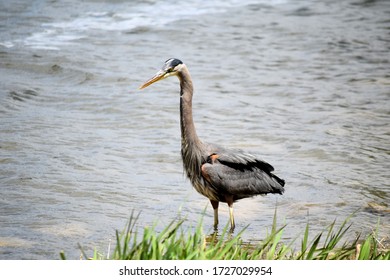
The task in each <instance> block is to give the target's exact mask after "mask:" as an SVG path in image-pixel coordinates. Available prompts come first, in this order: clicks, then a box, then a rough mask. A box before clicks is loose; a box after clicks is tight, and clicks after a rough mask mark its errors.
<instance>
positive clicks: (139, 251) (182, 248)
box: [61, 213, 390, 260]
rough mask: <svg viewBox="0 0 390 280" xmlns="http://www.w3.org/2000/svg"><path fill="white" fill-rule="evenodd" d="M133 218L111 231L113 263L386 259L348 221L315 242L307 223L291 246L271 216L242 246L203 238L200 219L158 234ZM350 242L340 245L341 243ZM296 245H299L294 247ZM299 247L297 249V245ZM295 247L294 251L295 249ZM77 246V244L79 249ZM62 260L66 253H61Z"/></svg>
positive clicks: (227, 237) (234, 239) (224, 238)
mask: <svg viewBox="0 0 390 280" xmlns="http://www.w3.org/2000/svg"><path fill="white" fill-rule="evenodd" d="M137 219H138V216H132V217H131V218H130V221H129V223H128V226H127V228H126V229H125V230H124V231H123V232H118V231H117V233H116V245H115V249H114V251H113V253H111V255H109V256H108V258H109V259H114V260H256V259H268V260H280V259H282V260H354V259H358V260H390V248H389V247H388V246H385V245H384V244H382V242H381V241H380V240H378V239H377V233H376V231H373V232H372V233H371V234H369V235H368V236H365V237H362V236H357V237H355V238H348V236H349V234H350V232H349V228H350V225H348V219H346V220H345V221H344V222H343V223H342V224H341V225H340V226H339V227H336V223H335V222H333V223H332V224H330V225H329V226H328V227H327V228H326V229H324V230H323V231H322V233H320V234H317V235H315V236H314V238H312V237H311V234H310V226H309V224H307V225H306V228H305V231H304V234H303V236H301V237H297V239H296V240H294V241H293V242H291V243H288V244H286V243H284V242H282V237H283V232H284V230H285V226H282V227H277V222H276V213H275V216H274V220H273V225H272V228H271V229H270V233H269V234H268V235H267V236H266V237H265V239H264V240H262V241H261V242H259V243H256V244H255V243H253V244H252V243H245V242H244V241H243V240H242V239H241V235H242V233H243V232H244V231H245V229H243V230H242V231H241V232H238V233H234V234H230V233H229V230H228V228H225V229H224V230H223V231H222V232H221V233H220V234H217V233H214V234H211V235H209V236H205V235H204V233H203V229H202V221H200V222H199V224H198V225H197V227H196V228H195V229H192V230H191V229H187V230H184V229H183V222H184V220H177V221H172V222H171V223H170V224H169V225H168V226H166V227H165V228H164V229H163V230H162V231H160V232H156V231H155V230H154V228H148V227H146V228H144V229H143V232H142V234H141V233H139V232H138V231H137V230H136V229H135V226H136V222H137ZM346 239H347V240H350V239H352V241H349V242H344V241H342V240H346ZM296 241H300V242H299V243H298V242H296ZM296 244H300V245H298V246H297V245H296ZM297 247H298V248H297ZM80 248H81V246H80ZM82 254H83V257H84V258H86V259H95V260H97V259H106V258H107V255H108V254H107V253H104V252H97V251H95V252H94V254H93V257H91V256H89V255H88V253H86V252H84V251H83V250H82ZM61 258H62V259H65V254H64V253H61Z"/></svg>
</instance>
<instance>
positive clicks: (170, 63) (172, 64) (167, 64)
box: [164, 58, 183, 68]
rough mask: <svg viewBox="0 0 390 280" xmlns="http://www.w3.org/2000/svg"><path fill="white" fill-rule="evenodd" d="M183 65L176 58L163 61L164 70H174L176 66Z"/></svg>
mask: <svg viewBox="0 0 390 280" xmlns="http://www.w3.org/2000/svg"><path fill="white" fill-rule="evenodd" d="M179 64H183V62H182V61H181V60H180V59H177V58H170V59H168V60H167V61H165V65H164V66H165V68H175V67H176V66H177V65H179Z"/></svg>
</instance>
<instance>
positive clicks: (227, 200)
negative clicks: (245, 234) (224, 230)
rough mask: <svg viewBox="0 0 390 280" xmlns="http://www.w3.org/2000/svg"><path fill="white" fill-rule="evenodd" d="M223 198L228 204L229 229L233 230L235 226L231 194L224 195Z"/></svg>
mask: <svg viewBox="0 0 390 280" xmlns="http://www.w3.org/2000/svg"><path fill="white" fill-rule="evenodd" d="M225 199H226V202H227V204H228V206H229V217H230V231H231V232H233V230H234V228H235V227H236V224H235V223H234V216H233V196H226V197H225Z"/></svg>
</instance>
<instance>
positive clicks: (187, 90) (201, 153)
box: [140, 58, 284, 230]
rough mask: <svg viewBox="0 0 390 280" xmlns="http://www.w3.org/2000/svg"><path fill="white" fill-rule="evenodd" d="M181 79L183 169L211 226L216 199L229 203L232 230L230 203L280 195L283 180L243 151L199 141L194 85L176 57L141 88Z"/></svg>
mask: <svg viewBox="0 0 390 280" xmlns="http://www.w3.org/2000/svg"><path fill="white" fill-rule="evenodd" d="M170 76H177V77H178V78H179V80H180V127H181V156H182V159H183V165H184V170H185V171H186V174H187V176H188V178H189V179H190V181H191V183H192V185H193V186H194V188H195V189H196V190H197V191H198V192H199V193H200V194H202V195H204V196H205V197H207V198H208V199H209V200H210V202H211V205H212V207H213V209H214V228H215V229H217V226H218V206H219V202H226V203H227V204H228V206H229V215H230V225H231V230H233V229H234V227H235V223H234V216H233V202H235V201H237V200H239V199H242V198H246V197H251V196H255V195H265V194H268V193H279V194H282V193H283V191H284V180H283V179H280V178H279V177H277V176H276V175H274V174H272V171H274V168H273V167H272V166H271V165H270V164H268V163H267V162H265V161H263V160H260V159H258V158H257V157H255V156H254V155H252V154H249V153H246V152H244V151H242V150H230V149H226V148H223V147H220V146H218V145H215V144H210V143H204V142H202V141H201V140H200V139H199V137H198V135H197V134H196V130H195V125H194V121H193V118H192V95H193V85H192V80H191V76H190V72H189V71H188V68H187V66H186V65H185V64H184V63H183V62H182V61H180V60H179V59H175V58H171V59H168V60H167V61H166V62H165V64H164V66H163V68H162V69H161V70H160V71H158V72H157V74H156V75H155V76H154V77H153V78H151V79H150V80H148V81H147V82H145V83H144V84H143V85H142V86H140V89H144V88H146V87H147V86H149V85H151V84H153V83H155V82H157V81H159V80H162V79H165V78H168V77H170Z"/></svg>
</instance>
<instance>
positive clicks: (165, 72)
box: [139, 58, 184, 89]
mask: <svg viewBox="0 0 390 280" xmlns="http://www.w3.org/2000/svg"><path fill="white" fill-rule="evenodd" d="M183 65H184V64H183V62H182V61H181V60H179V59H176V58H170V59H168V60H167V61H165V63H164V66H163V67H162V68H161V70H160V71H158V72H157V73H156V75H154V77H153V78H151V79H149V80H148V81H146V82H145V83H144V84H143V85H142V86H140V87H139V88H140V89H144V88H146V87H147V86H150V85H151V84H153V83H155V82H158V81H160V80H163V79H165V78H168V77H170V76H175V75H177V73H178V71H180V69H181V67H183Z"/></svg>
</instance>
